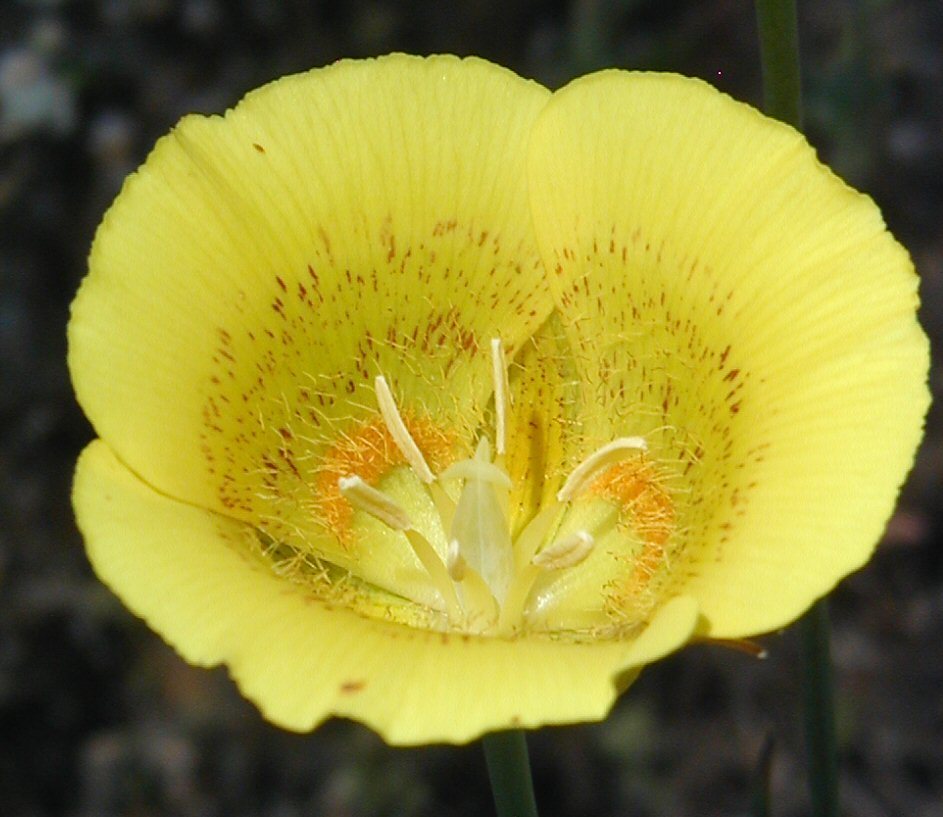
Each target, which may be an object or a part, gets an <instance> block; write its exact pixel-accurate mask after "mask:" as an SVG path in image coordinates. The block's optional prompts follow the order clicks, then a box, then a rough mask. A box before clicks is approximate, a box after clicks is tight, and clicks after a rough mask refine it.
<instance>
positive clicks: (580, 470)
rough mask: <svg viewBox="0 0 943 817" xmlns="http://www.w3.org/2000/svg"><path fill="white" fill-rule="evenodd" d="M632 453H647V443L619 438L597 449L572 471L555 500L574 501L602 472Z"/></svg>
mask: <svg viewBox="0 0 943 817" xmlns="http://www.w3.org/2000/svg"><path fill="white" fill-rule="evenodd" d="M632 451H648V443H646V442H645V440H644V438H642V437H619V438H618V439H615V440H613V441H612V442H611V443H608V444H606V445H604V446H603V447H602V448H599V449H597V450H596V451H594V452H593V453H592V454H590V455H589V456H588V457H587V458H586V459H585V460H583V461H582V462H581V463H580V464H579V465H577V466H576V468H574V469H573V471H572V473H571V474H570V476H569V477H567V480H566V482H565V483H563V487H562V488H561V489H560V490H559V491H558V492H557V499H558V500H560V502H569V501H570V500H571V499H574V498H575V497H576V496H578V495H579V494H581V493H583V491H584V490H586V488H587V487H588V486H589V485H590V484H591V483H592V482H593V481H594V480H595V479H596V477H598V476H599V475H600V474H601V473H602V472H603V471H605V470H606V469H607V468H609V467H610V466H612V465H615V463H617V462H619V460H622V459H625V458H626V457H627V456H628V455H629V454H630V453H631V452H632Z"/></svg>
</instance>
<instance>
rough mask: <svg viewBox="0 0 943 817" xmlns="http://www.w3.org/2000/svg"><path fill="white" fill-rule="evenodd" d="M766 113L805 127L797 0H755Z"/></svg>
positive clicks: (796, 126)
mask: <svg viewBox="0 0 943 817" xmlns="http://www.w3.org/2000/svg"><path fill="white" fill-rule="evenodd" d="M756 20H757V25H758V26H759V29H760V60H761V62H762V64H763V105H764V107H765V108H766V113H768V114H769V115H770V116H772V117H774V118H775V119H779V120H780V121H782V122H786V123H787V124H789V125H792V126H793V127H794V128H798V129H800V130H801V128H802V89H801V86H800V79H799V26H798V24H797V22H796V3H795V0H756Z"/></svg>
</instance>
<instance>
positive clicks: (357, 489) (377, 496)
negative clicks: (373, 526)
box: [337, 476, 413, 530]
mask: <svg viewBox="0 0 943 817" xmlns="http://www.w3.org/2000/svg"><path fill="white" fill-rule="evenodd" d="M337 487H338V488H340V492H341V495H342V496H343V497H344V499H346V500H347V501H348V502H349V503H350V504H351V505H353V506H354V507H355V508H357V509H358V510H361V511H364V512H365V513H368V514H370V516H373V517H375V518H376V519H379V520H380V521H381V522H383V523H384V524H386V525H389V526H390V527H391V528H393V529H394V530H409V529H410V528H412V526H413V523H412V522H411V521H410V519H409V516H407V514H406V511H404V510H403V509H402V508H401V507H400V505H399V503H398V502H397V501H396V500H395V499H393V498H392V497H390V496H388V495H387V494H385V493H383V491H378V490H377V489H376V488H374V487H373V486H371V485H368V484H367V483H366V482H364V481H363V480H362V479H361V478H360V477H358V476H352V477H341V478H340V479H339V480H337Z"/></svg>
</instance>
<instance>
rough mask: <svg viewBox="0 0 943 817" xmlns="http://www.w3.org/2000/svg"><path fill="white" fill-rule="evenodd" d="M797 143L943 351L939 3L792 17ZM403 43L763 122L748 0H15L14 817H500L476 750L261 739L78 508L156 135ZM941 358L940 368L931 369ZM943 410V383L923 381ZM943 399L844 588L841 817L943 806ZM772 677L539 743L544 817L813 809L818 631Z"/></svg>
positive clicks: (9, 593) (4, 31)
mask: <svg viewBox="0 0 943 817" xmlns="http://www.w3.org/2000/svg"><path fill="white" fill-rule="evenodd" d="M800 6H801V9H800V31H801V38H802V50H803V61H804V65H803V68H804V91H805V96H806V115H807V130H808V133H809V137H810V139H811V141H812V142H813V143H814V144H815V145H816V147H817V148H818V149H819V151H820V153H821V155H822V156H823V157H824V158H825V159H826V161H828V162H829V163H830V164H831V165H832V166H833V167H834V168H835V169H836V170H837V171H838V172H839V173H840V174H841V175H842V176H844V177H845V178H846V179H847V180H848V181H849V182H850V183H852V184H853V185H854V186H856V187H858V188H859V189H863V190H865V191H867V192H869V193H870V194H871V195H872V196H873V197H874V198H875V199H876V200H877V202H878V203H879V204H880V206H881V207H882V209H883V211H884V213H885V217H886V219H887V221H888V223H889V225H890V227H891V229H892V231H893V232H894V233H895V234H896V235H897V236H898V238H899V239H900V240H901V241H902V242H903V243H904V244H905V245H906V246H907V247H908V248H909V249H910V251H911V253H912V254H913V256H914V259H915V262H916V265H917V268H918V270H919V271H920V273H921V275H922V278H923V298H924V308H923V321H924V326H925V327H926V329H927V331H928V332H929V334H930V335H931V338H932V341H933V344H934V348H935V350H936V351H939V348H940V341H941V333H943V97H941V87H943V6H941V5H940V3H939V2H937V0H897V1H896V2H890V1H889V0H820V1H819V2H811V1H807V2H800ZM392 50H403V51H411V52H418V53H429V52H442V51H447V52H456V53H459V54H478V55H480V56H483V57H486V58H488V59H491V60H494V61H496V62H499V63H502V64H504V65H507V66H509V67H510V68H513V69H514V70H516V71H517V72H519V73H521V74H523V75H525V76H529V77H533V78H535V79H537V80H539V81H541V82H543V83H545V84H547V85H549V86H550V87H558V86H559V85H561V84H562V83H564V82H566V81H567V80H568V79H570V78H572V77H574V76H576V75H578V74H580V73H584V72H586V71H588V70H592V69H595V68H598V67H603V66H612V65H615V66H622V67H631V68H646V69H660V70H672V71H680V72H683V73H687V74H693V75H697V76H701V77H703V78H705V79H707V80H708V81H710V82H712V83H713V84H715V85H717V86H718V87H720V88H721V89H723V90H725V91H728V92H729V93H731V94H732V95H733V96H735V97H737V98H739V99H743V100H747V101H750V102H753V103H754V104H758V103H759V102H760V72H759V57H758V48H757V45H756V34H755V19H754V14H753V8H752V3H749V2H746V1H745V0H740V1H739V2H734V0H716V1H715V2H703V0H701V1H696V0H690V1H689V2H657V1H656V0H608V2H605V1H604V0H584V1H583V2H564V1H563V0H558V1H557V2H544V1H542V0H478V2H472V1H470V0H469V1H468V2H456V3H443V2H434V0H415V2H405V0H404V1H403V2H395V0H352V1H351V2H348V3H338V4H331V3H324V2H304V1H303V0H286V1H285V2H262V0H239V1H237V2H229V3H224V2H219V0H188V1H187V2H171V0H126V1H125V0H87V1H86V2H78V0H76V1H75V2H70V1H69V0H32V2H29V1H28V0H18V1H17V0H3V1H2V3H0V220H2V221H0V223H2V226H0V378H2V388H0V815H4V816H5V817H6V816H7V815H9V816H10V817H13V816H15V817H20V816H22V817H33V815H37V816H38V815H69V816H70V817H93V816H94V817H98V816H99V815H102V816H103V817H107V816H108V815H135V816H138V815H140V816H141V817H145V816H146V817H151V816H153V817H158V816H160V817H164V816H165V815H166V816H167V817H169V816H170V815H174V816H175V817H177V816H179V817H189V816H190V815H199V816H200V817H202V816H203V815H207V816H209V817H213V816H215V815H220V816H222V815H227V816H228V817H242V816H243V815H245V816H246V817H248V816H249V815H252V816H253V817H256V816H257V817H294V816H295V815H299V817H300V815H324V817H347V815H387V814H389V815H404V817H409V815H420V814H437V815H443V817H450V816H451V815H455V816H456V817H457V816H458V815H479V814H488V813H491V803H490V794H489V790H488V788H487V782H486V776H485V769H484V763H483V760H482V757H481V753H480V749H479V747H477V746H470V747H461V748H454V747H433V748H428V749H422V750H408V751H403V750H393V749H390V748H388V747H386V746H385V745H384V744H383V743H382V742H381V741H380V740H379V739H378V738H377V737H375V736H374V735H373V734H372V733H370V732H369V731H368V730H366V729H364V728H362V727H360V726H357V725H354V724H351V723H347V722H340V721H335V722H331V723H329V724H327V725H326V726H324V727H323V728H321V729H320V730H318V731H317V732H315V733H314V734H313V735H306V736H300V735H293V734H288V733H284V732H281V731H279V730H277V729H275V728H274V727H271V726H269V725H267V724H266V723H265V722H264V721H263V720H262V719H261V717H260V716H259V715H258V714H257V713H256V711H255V710H254V709H253V707H252V706H251V705H250V704H248V703H246V702H244V701H243V700H242V699H241V698H240V697H239V695H238V694H237V693H236V692H235V690H234V688H233V686H232V684H231V683H230V682H229V680H228V678H227V676H226V673H225V670H216V671H213V672H206V671H201V670H195V669H192V668H190V667H188V666H187V665H185V664H184V663H183V662H182V661H181V660H180V659H178V658H177V657H176V656H175V654H174V653H173V652H172V650H171V649H170V648H169V647H167V646H166V645H164V644H163V643H162V642H161V641H160V639H159V638H158V637H157V636H155V635H153V634H152V633H150V632H149V631H148V630H147V629H146V628H145V627H144V626H143V625H142V624H141V623H140V622H138V621H137V620H136V619H134V618H133V617H132V616H131V615H130V614H129V613H127V612H126V611H125V610H124V609H123V608H122V607H121V606H120V604H119V603H118V602H117V601H116V600H115V599H114V598H113V597H112V596H111V595H110V593H109V592H108V591H107V590H106V589H105V588H104V587H102V586H101V585H100V584H99V583H98V582H97V581H96V580H95V579H94V577H93V576H92V573H91V570H90V568H89V566H88V564H87V562H86V559H85V556H84V551H83V548H82V544H81V541H80V539H79V536H78V534H77V533H76V530H75V527H74V523H73V520H72V513H71V509H70V506H69V486H70V480H71V472H72V468H73V464H74V461H75V458H76V456H77V454H78V452H79V451H80V449H81V448H82V447H83V446H84V445H85V444H86V442H88V440H89V439H90V438H91V436H92V431H91V428H90V427H89V425H88V424H87V422H86V421H85V419H84V418H83V416H82V414H81V412H80V411H79V409H78V407H77V406H76V404H75V402H74V399H73V396H72V392H71V389H70V386H69V380H68V375H67V372H66V367H65V338H64V328H65V324H66V320H67V314H68V305H69V302H70V300H71V298H72V296H73V294H74V292H75V290H76V287H77V285H78V283H79V280H80V279H81V277H82V275H83V274H84V270H85V256H86V252H87V249H88V246H89V243H90V241H91V238H92V235H93V232H94V229H95V226H96V224H97V222H98V221H99V219H100V218H101V215H102V213H103V211H104V210H105V208H106V207H107V205H108V204H109V202H110V201H111V199H112V198H113V197H114V196H115V194H116V193H117V191H118V189H119V185H120V184H121V181H122V179H123V177H124V176H125V175H126V174H127V173H128V172H129V171H131V170H132V169H133V168H134V167H135V166H137V165H138V164H139V163H140V162H141V161H142V160H143V158H144V156H145V155H146V153H147V151H148V150H149V149H150V147H151V145H152V144H153V142H154V141H155V139H156V138H157V137H158V136H159V135H161V134H162V133H164V132H165V131H167V130H168V129H169V128H170V127H171V126H172V125H173V124H174V122H175V121H176V120H177V119H178V118H179V117H180V116H181V115H183V114H184V113H186V112H190V111H200V112H206V113H210V112H219V111H222V110H223V109H225V108H226V107H228V106H231V105H232V104H234V103H235V102H236V101H237V100H238V99H239V98H240V97H241V96H242V95H243V94H244V93H245V92H246V91H248V90H249V89H251V88H254V87H256V86H258V85H260V84H262V83H264V82H266V81H268V80H270V79H273V78H275V77H277V76H280V75H282V74H285V73H289V72H294V71H299V70H303V69H305V68H309V67H312V66H318V65H323V64H325V63H328V62H331V61H333V60H335V59H337V58H339V57H344V56H367V55H373V54H381V53H385V52H388V51H392ZM937 357H938V356H937ZM933 381H934V386H935V391H936V393H939V386H940V383H941V373H940V370H939V367H938V366H935V368H934V372H933ZM939 420H940V417H939V412H938V411H936V410H935V411H934V412H933V414H932V415H931V419H930V431H929V435H928V437H927V440H926V442H925V444H924V447H923V449H922V451H921V454H920V458H919V459H918V461H917V465H916V467H915V469H914V472H913V474H912V477H911V480H910V482H909V484H908V486H907V487H906V489H905V491H904V494H903V497H902V500H901V504H900V508H899V510H898V512H897V514H896V515H895V516H894V518H893V519H892V520H891V523H890V525H889V527H888V531H887V535H886V537H885V540H884V542H883V543H882V545H881V547H880V548H879V550H878V553H877V556H876V558H875V559H874V561H873V562H872V563H871V564H870V565H869V566H868V567H867V568H866V569H865V570H863V571H861V572H860V573H858V574H857V575H855V576H852V577H851V578H850V579H848V580H847V581H846V582H844V583H843V585H842V586H841V588H840V589H839V590H838V592H837V593H836V595H835V596H834V599H833V613H834V653H835V662H836V673H837V684H838V721H839V741H840V749H841V758H842V764H843V765H842V780H841V785H842V791H843V795H844V800H845V808H846V814H847V815H849V816H850V817H891V816H892V815H909V816H910V817H930V816H931V815H940V814H943V654H941V650H940V645H941V644H943V559H941V549H940V539H941V534H943V501H941V499H943V496H941V481H940V474H941V472H943V469H941V466H943V446H941V424H940V422H939ZM764 643H765V645H766V646H767V647H768V648H769V651H770V657H769V659H768V660H766V661H758V660H756V659H753V658H750V657H748V656H746V655H741V654H739V653H734V652H730V651H726V650H722V649H719V648H716V647H705V646H699V647H692V648H689V649H687V650H686V651H684V652H683V653H681V654H679V655H677V656H675V657H673V658H671V659H669V660H667V661H664V662H662V663H660V664H659V665H657V666H654V667H652V668H650V669H649V670H647V671H646V672H645V673H644V675H643V677H642V679H641V680H640V681H639V682H638V683H637V684H636V685H635V687H633V688H632V689H631V690H630V691H629V693H628V694H627V695H625V696H624V697H623V699H622V700H621V701H620V702H619V704H618V705H617V706H616V708H615V710H614V712H613V714H612V716H611V717H610V718H609V719H608V720H607V721H606V722H604V723H602V724H596V725H585V726H576V727H567V728H556V729H547V730H544V731H542V732H540V733H536V734H533V735H532V736H531V747H532V759H533V764H534V773H535V778H536V784H537V788H538V798H539V802H540V804H541V806H542V813H543V814H544V815H545V816H546V817H553V816H554V815H601V816H604V815H630V814H631V815H639V817H645V816H646V815H671V816H672V817H686V816H687V815H691V817H694V815H697V816H698V817H704V815H745V814H747V813H748V809H749V803H750V796H751V790H752V787H754V786H755V784H756V781H757V770H758V768H759V765H760V758H761V755H762V753H763V747H764V745H767V744H768V745H770V746H771V747H772V755H771V776H770V782H771V790H772V797H773V811H772V813H773V815H777V816H778V817H793V815H795V816H796V817H798V815H803V814H806V813H807V812H808V803H807V797H806V792H805V787H804V778H803V769H802V763H803V756H802V731H801V723H800V720H799V715H798V711H799V710H798V696H799V665H798V649H797V640H796V634H795V633H793V632H787V633H785V634H781V635H773V636H770V637H768V638H766V639H765V640H764Z"/></svg>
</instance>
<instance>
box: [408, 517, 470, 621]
mask: <svg viewBox="0 0 943 817" xmlns="http://www.w3.org/2000/svg"><path fill="white" fill-rule="evenodd" d="M405 533H406V538H407V539H408V540H409V544H410V546H411V547H412V549H413V553H415V554H416V558H417V559H419V561H420V562H421V563H422V566H423V567H424V568H425V569H426V573H428V574H429V577H430V578H431V579H432V582H433V584H434V585H435V587H436V589H437V590H438V591H439V594H440V595H441V596H442V599H443V600H444V601H445V607H446V610H447V611H448V614H449V619H451V621H452V622H453V623H457V622H459V621H461V619H462V605H461V604H460V603H459V600H458V594H457V593H456V592H455V585H454V584H452V580H451V577H450V576H449V570H448V568H447V567H446V566H445V565H444V564H443V562H442V559H441V558H440V557H439V554H438V553H436V551H435V548H433V547H432V545H430V544H429V540H428V539H426V537H425V536H423V535H422V534H421V533H420V532H419V531H418V530H416V529H415V528H409V529H408V530H406V531H405Z"/></svg>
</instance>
